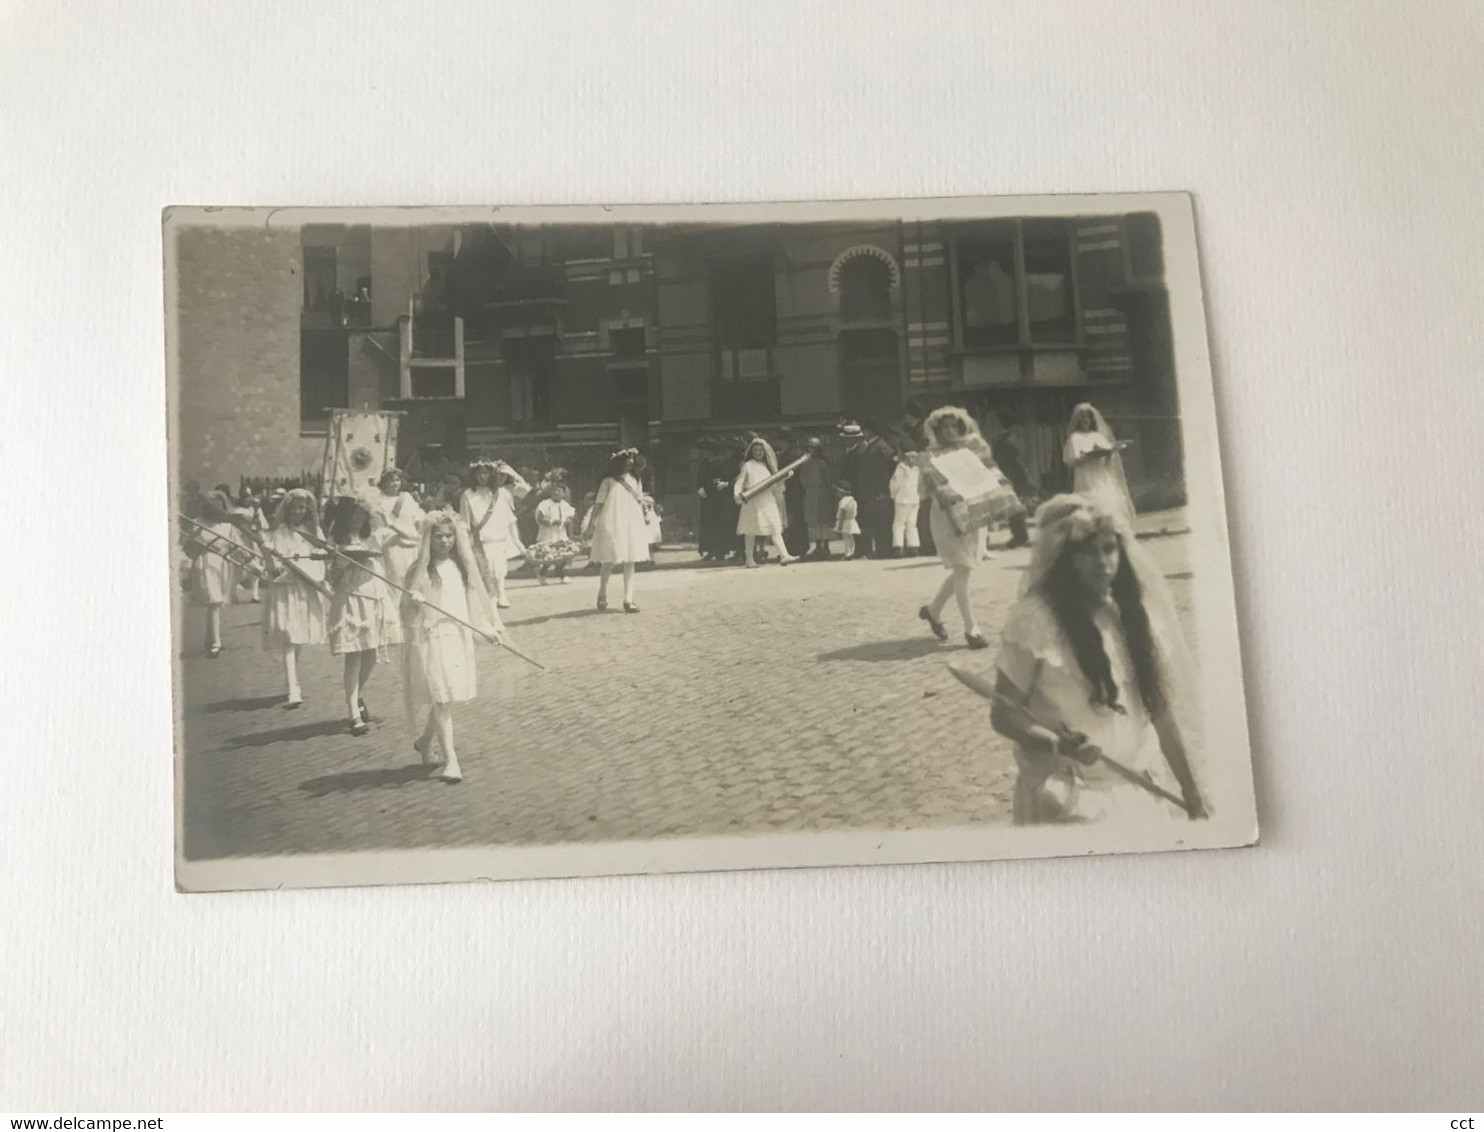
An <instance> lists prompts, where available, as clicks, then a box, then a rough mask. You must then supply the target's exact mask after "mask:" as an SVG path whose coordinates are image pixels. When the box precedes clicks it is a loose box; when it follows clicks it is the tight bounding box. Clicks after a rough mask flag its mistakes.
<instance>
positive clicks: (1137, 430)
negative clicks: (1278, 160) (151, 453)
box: [177, 214, 1181, 516]
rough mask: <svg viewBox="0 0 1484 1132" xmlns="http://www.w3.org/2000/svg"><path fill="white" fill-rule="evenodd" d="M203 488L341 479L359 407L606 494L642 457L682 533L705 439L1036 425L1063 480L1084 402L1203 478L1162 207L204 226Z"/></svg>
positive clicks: (200, 240)
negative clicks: (339, 438)
mask: <svg viewBox="0 0 1484 1132" xmlns="http://www.w3.org/2000/svg"><path fill="white" fill-rule="evenodd" d="M177 239H178V240H179V244H178V249H177V262H178V264H179V276H178V278H179V296H180V299H179V307H178V309H179V316H180V317H179V323H178V342H179V357H180V365H181V383H180V389H181V394H180V422H179V444H180V453H181V465H180V466H181V474H182V475H183V476H185V477H188V478H195V479H199V480H201V481H202V482H215V481H217V480H228V481H235V480H236V478H237V477H238V476H255V475H292V474H296V473H298V472H299V471H301V470H304V469H313V468H315V467H317V465H318V464H319V462H320V459H321V457H322V451H323V434H324V428H325V421H326V419H327V417H328V412H329V410H330V409H331V408H333V407H337V406H354V407H373V408H374V407H384V408H392V409H397V410H399V411H401V412H403V413H404V414H406V415H405V417H404V420H403V426H402V433H401V435H402V449H403V451H402V453H401V457H400V458H401V460H402V462H403V463H404V464H405V463H408V462H409V461H411V462H414V463H415V462H416V459H417V457H415V454H416V453H427V452H430V451H432V450H431V449H429V448H428V447H427V446H428V445H438V446H441V451H442V452H444V453H447V454H448V455H450V456H452V457H454V458H460V457H462V456H464V455H465V454H467V453H469V452H471V451H491V452H495V453H497V454H499V455H501V456H502V457H503V458H505V459H507V460H509V461H510V462H511V463H513V464H516V465H523V464H529V465H531V466H534V467H545V466H549V465H551V464H555V463H561V464H564V465H566V466H568V467H569V468H571V469H572V470H573V472H574V478H575V479H576V480H577V481H578V482H577V486H578V489H579V490H582V488H583V487H584V486H586V483H587V481H593V482H595V477H596V475H597V474H598V469H599V467H600V466H601V463H602V460H603V458H604V457H605V456H606V455H607V453H608V452H609V451H611V450H612V449H613V448H614V447H616V446H618V445H620V444H624V445H627V444H633V445H637V446H640V447H641V448H644V449H645V450H646V451H647V452H648V453H649V455H650V459H651V463H652V465H653V467H654V473H653V475H654V484H653V486H654V488H655V490H656V491H657V492H658V493H660V494H662V495H664V496H666V497H667V498H668V499H669V501H670V503H671V511H672V513H678V514H680V515H681V516H684V514H685V513H686V512H687V511H688V510H689V508H690V507H691V506H692V499H693V497H692V495H691V490H690V489H691V468H692V460H693V458H694V453H693V446H694V444H695V441H696V440H697V438H698V437H699V436H701V435H703V434H706V433H726V432H736V431H739V430H740V429H742V428H744V427H754V428H758V429H759V430H761V431H763V432H765V433H766V432H767V431H769V430H770V429H781V428H785V427H786V428H790V429H792V430H794V431H795V432H797V433H800V434H804V433H820V432H825V433H828V432H829V431H831V430H832V426H833V425H834V424H835V422H836V421H837V420H839V419H840V418H841V417H842V416H848V417H855V418H858V419H862V420H874V421H876V422H879V423H880V425H881V426H883V427H890V426H893V425H895V424H896V423H897V422H898V421H899V420H900V419H901V418H902V415H903V411H904V408H905V407H907V406H908V405H909V404H910V405H912V406H913V407H915V408H918V409H929V408H932V407H934V406H936V405H939V404H944V403H949V402H953V403H957V404H963V405H966V406H967V407H969V408H971V409H972V410H973V411H974V412H976V414H978V415H980V416H981V417H984V418H986V419H987V420H989V419H1003V420H1008V421H1012V422H1013V423H1014V425H1015V428H1016V431H1017V432H1018V434H1019V435H1020V438H1021V441H1022V447H1023V448H1024V449H1025V451H1026V454H1027V462H1028V464H1029V465H1030V467H1031V471H1032V473H1033V475H1035V476H1038V477H1039V478H1040V479H1041V480H1042V482H1043V485H1044V487H1045V488H1046V489H1047V490H1050V489H1051V488H1053V487H1055V486H1057V485H1058V484H1059V482H1060V479H1061V476H1062V475H1063V470H1062V468H1061V464H1060V457H1059V452H1060V436H1061V430H1062V428H1063V427H1064V425H1065V422H1066V419H1067V416H1068V414H1069V412H1070V409H1071V406H1072V405H1073V404H1074V403H1076V402H1077V401H1080V400H1092V401H1094V402H1095V403H1097V404H1098V406H1099V407H1100V408H1101V409H1102V410H1103V411H1104V413H1105V414H1106V415H1107V416H1108V417H1109V418H1110V420H1112V421H1113V422H1114V424H1115V427H1116V428H1117V429H1118V431H1119V433H1120V435H1123V436H1125V437H1127V438H1129V439H1133V440H1134V441H1135V442H1136V443H1135V444H1134V446H1133V448H1132V449H1130V452H1129V457H1128V463H1129V471H1130V478H1131V480H1132V481H1133V483H1134V487H1135V493H1136V495H1137V494H1139V493H1140V491H1141V489H1145V488H1148V487H1149V486H1150V485H1156V486H1157V485H1159V484H1161V483H1166V484H1169V483H1173V484H1175V485H1176V486H1177V487H1178V482H1179V477H1180V469H1181V461H1180V449H1179V435H1178V427H1177V424H1176V421H1175V417H1176V414H1177V405H1176V400H1175V381H1174V372H1173V360H1172V350H1171V341H1170V323H1169V314H1168V304H1167V296H1166V292H1165V289H1164V283H1163V266H1162V259H1161V253H1160V233H1159V227H1158V221H1157V218H1155V217H1154V216H1153V215H1152V214H1132V215H1111V216H1097V217H1078V218H1039V219H1033V218H1024V219H1014V218H1011V219H995V220H984V221H973V222H958V221H955V222H951V223H950V222H941V223H937V222H915V221H914V222H902V221H898V220H891V221H883V222H880V223H874V224H873V223H869V222H857V223H850V224H827V223H816V224H792V225H787V224H767V225H749V226H725V227H722V226H706V225H669V226H658V227H637V226H603V227H598V226H591V227H575V226H550V227H541V228H512V227H508V226H494V225H463V226H442V227H415V228H389V227H374V228H373V227H370V226H306V227H304V228H303V229H301V230H298V231H295V230H292V229H288V230H282V229H270V230H267V231H264V230H261V229H247V228H236V229H233V228H228V229H220V230H218V229H210V228H182V229H180V230H179V231H178V233H177Z"/></svg>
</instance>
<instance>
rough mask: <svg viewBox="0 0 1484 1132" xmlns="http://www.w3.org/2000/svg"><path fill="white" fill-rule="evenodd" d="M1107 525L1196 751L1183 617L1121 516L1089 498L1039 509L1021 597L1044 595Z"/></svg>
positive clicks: (1168, 692) (1063, 498)
mask: <svg viewBox="0 0 1484 1132" xmlns="http://www.w3.org/2000/svg"><path fill="white" fill-rule="evenodd" d="M1107 526H1111V527H1112V528H1113V529H1114V530H1115V531H1117V533H1118V535H1119V539H1120V542H1121V544H1122V551H1123V555H1124V557H1125V558H1126V559H1127V561H1128V564H1129V567H1130V568H1131V569H1132V570H1133V572H1134V577H1135V578H1136V579H1138V582H1139V591H1140V595H1141V598H1142V600H1143V604H1144V611H1145V613H1147V614H1148V616H1149V629H1150V636H1151V637H1152V639H1153V644H1154V649H1155V663H1156V665H1157V666H1158V669H1159V675H1160V682H1161V684H1162V685H1163V689H1164V693H1165V700H1166V702H1167V703H1168V705H1169V707H1170V710H1171V712H1172V713H1173V714H1174V716H1175V720H1176V722H1177V723H1178V724H1179V725H1180V730H1181V733H1182V734H1183V735H1184V737H1185V741H1186V746H1187V747H1191V748H1194V747H1195V745H1196V744H1197V743H1198V742H1199V739H1200V732H1199V730H1197V728H1198V727H1199V725H1200V711H1199V700H1198V695H1197V691H1196V681H1195V671H1196V669H1195V664H1194V661H1193V659H1192V657H1191V654H1190V649H1189V646H1188V645H1187V644H1186V641H1185V633H1184V631H1183V630H1182V629H1181V628H1180V615H1179V613H1178V612H1177V611H1176V609H1175V602H1174V599H1173V598H1172V597H1171V596H1170V587H1169V586H1168V585H1166V584H1165V577H1164V571H1163V570H1161V569H1160V567H1159V564H1158V563H1157V562H1155V561H1154V559H1153V557H1152V556H1151V555H1150V554H1149V552H1148V551H1146V550H1145V549H1144V548H1143V547H1142V546H1141V545H1139V540H1138V539H1137V538H1135V537H1134V532H1133V531H1132V530H1131V529H1130V528H1129V526H1128V524H1127V522H1126V521H1125V520H1124V518H1123V516H1121V515H1118V514H1115V513H1112V512H1110V511H1108V510H1107V509H1106V508H1105V507H1103V506H1102V504H1101V502H1100V501H1099V500H1097V499H1093V498H1090V497H1088V496H1085V495H1057V496H1053V497H1052V498H1051V499H1048V500H1047V501H1046V502H1045V503H1043V504H1041V506H1040V507H1039V508H1038V509H1037V510H1036V540H1035V544H1034V545H1033V546H1032V548H1031V562H1030V567H1029V568H1028V569H1027V570H1026V573H1025V577H1024V578H1023V579H1022V580H1021V583H1020V593H1021V596H1022V597H1025V596H1027V595H1029V594H1031V593H1033V592H1040V591H1042V589H1043V587H1044V585H1045V582H1046V578H1047V575H1049V574H1050V573H1051V569H1052V567H1053V566H1055V565H1056V563H1057V560H1058V559H1060V558H1061V556H1062V554H1063V552H1064V551H1065V550H1066V548H1067V545H1068V543H1076V542H1081V541H1083V540H1084V539H1087V538H1091V537H1092V536H1093V535H1094V534H1096V533H1097V531H1098V529H1099V528H1103V527H1107Z"/></svg>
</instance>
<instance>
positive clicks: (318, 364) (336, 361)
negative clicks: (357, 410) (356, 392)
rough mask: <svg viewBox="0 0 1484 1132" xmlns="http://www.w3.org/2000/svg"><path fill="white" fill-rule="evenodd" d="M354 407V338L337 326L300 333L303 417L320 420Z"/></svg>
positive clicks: (300, 409)
mask: <svg viewBox="0 0 1484 1132" xmlns="http://www.w3.org/2000/svg"><path fill="white" fill-rule="evenodd" d="M349 407H350V338H349V337H348V336H347V335H346V334H344V333H342V332H340V331H336V330H304V331H301V332H300V333H299V420H300V421H301V422H303V423H306V424H309V423H318V422H322V421H324V420H326V419H327V418H328V417H329V415H330V410H331V409H345V408H349Z"/></svg>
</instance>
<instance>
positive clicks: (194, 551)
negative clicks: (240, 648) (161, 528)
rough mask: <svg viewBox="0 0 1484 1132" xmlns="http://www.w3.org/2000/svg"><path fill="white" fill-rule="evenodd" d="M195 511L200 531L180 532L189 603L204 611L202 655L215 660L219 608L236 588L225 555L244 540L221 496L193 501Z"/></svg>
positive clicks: (210, 495) (219, 638)
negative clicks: (187, 563) (187, 559)
mask: <svg viewBox="0 0 1484 1132" xmlns="http://www.w3.org/2000/svg"><path fill="white" fill-rule="evenodd" d="M195 510H196V515H195V516H194V518H195V521H196V522H198V523H200V524H201V528H196V527H190V526H189V525H187V529H186V530H185V531H184V532H183V533H184V537H185V552H186V554H187V555H189V556H190V558H191V572H190V578H191V599H192V601H193V603H194V604H196V605H202V606H205V607H206V655H207V656H208V657H210V658H211V659H212V660H215V659H216V658H217V657H218V656H220V655H221V652H222V606H224V605H226V604H227V603H228V602H230V601H231V600H232V593H233V591H234V590H235V589H236V588H237V575H238V569H237V566H236V564H235V563H234V562H232V561H230V560H229V559H228V558H226V557H225V554H230V553H233V550H232V548H233V547H242V546H245V545H246V543H247V538H246V536H245V535H244V534H243V533H242V532H241V531H240V530H239V529H238V527H237V524H236V523H234V522H233V521H232V501H231V499H230V498H228V496H227V495H226V494H225V493H223V492H221V491H208V492H207V493H206V494H205V495H201V496H199V497H197V502H196V506H195ZM202 528H204V529H202ZM224 552H225V554H224Z"/></svg>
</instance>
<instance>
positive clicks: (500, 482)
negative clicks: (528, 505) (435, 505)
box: [459, 460, 531, 609]
mask: <svg viewBox="0 0 1484 1132" xmlns="http://www.w3.org/2000/svg"><path fill="white" fill-rule="evenodd" d="M469 474H470V476H471V477H472V478H473V480H474V485H473V486H472V487H471V488H469V490H468V491H466V492H464V494H463V497H462V498H461V499H460V500H459V516H460V517H461V518H462V519H463V520H464V523H465V524H466V525H467V526H468V528H469V537H470V540H471V542H472V544H473V546H474V554H475V556H476V557H478V558H479V559H480V560H481V567H482V569H481V573H482V574H483V575H484V584H485V588H486V589H488V590H490V591H491V592H493V593H494V595H495V604H496V605H498V606H499V607H500V608H501V609H509V608H510V599H509V598H507V597H506V596H505V577H506V575H507V574H508V573H509V572H510V560H511V559H512V558H519V557H520V556H521V555H522V554H524V553H525V552H526V548H525V547H524V546H522V545H521V541H520V532H519V531H518V530H517V529H516V510H515V504H516V502H517V501H519V500H521V499H524V498H525V496H526V493H527V492H529V491H530V490H531V485H530V484H528V483H526V481H525V480H524V479H522V478H521V477H520V475H519V474H518V473H517V472H516V470H515V469H514V468H512V467H511V466H510V465H509V464H507V463H505V462H504V461H497V460H476V461H475V462H474V463H473V464H471V465H470V467H469Z"/></svg>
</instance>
